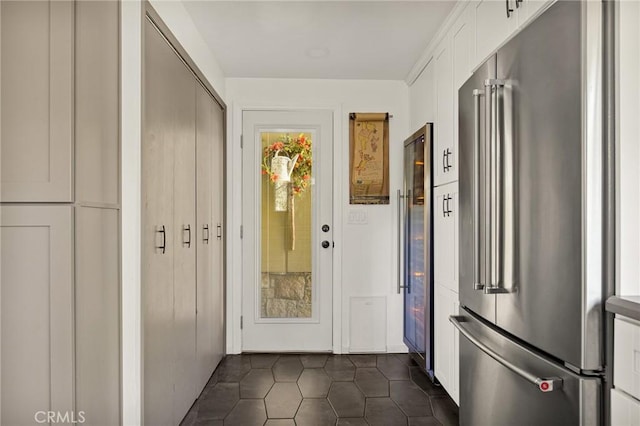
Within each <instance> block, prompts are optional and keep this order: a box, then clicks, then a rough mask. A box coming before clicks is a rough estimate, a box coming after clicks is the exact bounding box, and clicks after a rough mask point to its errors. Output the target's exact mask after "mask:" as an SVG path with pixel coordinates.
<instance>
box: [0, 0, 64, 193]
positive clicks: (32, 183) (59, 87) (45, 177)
mask: <svg viewBox="0 0 640 426" xmlns="http://www.w3.org/2000/svg"><path fill="white" fill-rule="evenodd" d="M73 21H74V2H73V1H4V0H3V1H0V41H1V46H0V56H1V58H0V64H1V65H0V67H1V69H0V104H1V105H0V111H1V117H0V121H1V122H2V128H1V131H0V149H1V151H2V156H1V158H2V160H1V165H0V166H1V167H0V170H1V175H0V182H1V183H2V185H1V188H0V201H30V202H40V201H56V202H58V201H59V202H65V201H66V202H69V201H73V194H72V185H71V182H72V158H73V156H72V152H73V98H74V95H73V84H74V78H73V65H74V59H73V37H74V36H73V31H74V22H73Z"/></svg>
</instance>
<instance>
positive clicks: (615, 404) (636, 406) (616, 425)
mask: <svg viewBox="0 0 640 426" xmlns="http://www.w3.org/2000/svg"><path fill="white" fill-rule="evenodd" d="M610 424H611V425H612V426H636V425H638V424H640V401H638V400H637V399H635V398H633V397H631V396H629V395H627V394H626V393H624V392H620V391H619V390H618V389H612V390H611V423H610Z"/></svg>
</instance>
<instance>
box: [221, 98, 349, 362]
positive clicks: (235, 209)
mask: <svg viewBox="0 0 640 426" xmlns="http://www.w3.org/2000/svg"><path fill="white" fill-rule="evenodd" d="M231 109H232V114H229V116H228V120H229V122H228V123H227V128H228V129H231V132H230V138H229V139H228V140H227V143H228V144H230V146H229V145H228V146H227V164H229V165H230V166H229V167H227V170H228V171H229V175H230V176H228V180H227V194H229V199H228V200H227V218H228V219H227V235H228V236H229V238H227V253H228V259H227V271H228V274H227V286H228V287H227V300H226V306H227V329H226V336H227V353H229V354H237V353H240V352H242V330H241V328H240V317H241V315H242V278H243V272H242V264H243V258H242V240H241V239H240V226H241V225H242V208H243V206H242V172H243V171H242V149H241V148H240V144H241V135H242V114H243V112H244V111H245V110H246V111H249V110H262V111H285V110H288V111H305V110H330V111H332V112H333V153H334V154H333V155H334V160H335V158H336V153H339V152H342V151H341V148H342V147H341V146H339V144H338V142H339V141H341V140H348V137H349V135H348V134H346V135H345V134H344V129H343V126H342V120H341V117H342V106H341V105H335V104H333V105H327V104H314V103H309V104H302V105H301V104H291V105H273V104H260V103H256V102H236V103H233V105H232V108H231ZM338 157H339V156H338ZM342 166H343V164H342V163H341V162H336V161H334V179H333V217H332V221H333V240H334V241H335V243H336V245H335V248H334V249H333V252H332V254H333V276H332V281H333V296H332V297H333V306H332V312H333V333H332V334H333V344H332V346H333V353H336V354H338V353H342V346H343V345H342V245H341V244H340V243H341V241H342V234H343V230H342V225H341V224H342V220H341V219H342V205H343V203H344V202H343V192H342V183H343V180H342V169H343V167H342Z"/></svg>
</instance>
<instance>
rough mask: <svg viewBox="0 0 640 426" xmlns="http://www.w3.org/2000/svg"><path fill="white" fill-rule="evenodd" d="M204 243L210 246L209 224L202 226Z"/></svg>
mask: <svg viewBox="0 0 640 426" xmlns="http://www.w3.org/2000/svg"><path fill="white" fill-rule="evenodd" d="M202 242H203V243H204V244H209V224H208V223H207V224H204V225H202Z"/></svg>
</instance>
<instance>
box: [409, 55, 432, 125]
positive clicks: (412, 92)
mask: <svg viewBox="0 0 640 426" xmlns="http://www.w3.org/2000/svg"><path fill="white" fill-rule="evenodd" d="M409 106H410V108H411V132H415V131H416V130H418V129H419V128H421V127H422V126H424V125H425V123H433V122H435V120H436V74H435V61H434V60H433V58H432V59H430V60H429V62H428V63H427V66H426V67H424V69H423V70H422V72H421V73H420V75H419V76H418V78H417V79H416V81H414V82H413V84H412V85H411V87H410V88H409Z"/></svg>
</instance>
